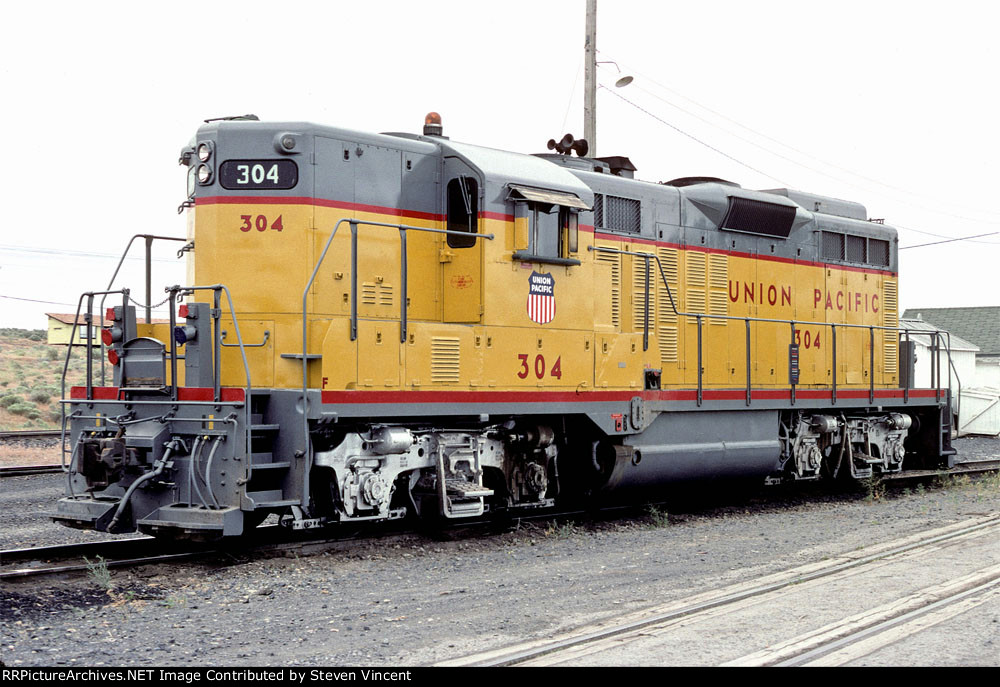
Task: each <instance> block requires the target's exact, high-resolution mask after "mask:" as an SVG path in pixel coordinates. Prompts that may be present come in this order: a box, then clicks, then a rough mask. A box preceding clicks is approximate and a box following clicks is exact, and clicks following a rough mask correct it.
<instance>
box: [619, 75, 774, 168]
mask: <svg viewBox="0 0 1000 687" xmlns="http://www.w3.org/2000/svg"><path fill="white" fill-rule="evenodd" d="M602 88H603V87H602ZM603 90H605V91H607V92H608V93H610V94H611V95H613V96H615V97H616V98H620V99H621V100H624V101H625V102H626V103H628V104H629V105H631V106H632V107H634V108H635V109H637V110H639V111H640V112H643V113H645V114H647V115H649V116H650V117H652V118H653V119H655V120H656V121H658V122H659V123H660V124H663V125H665V126H669V127H670V128H671V129H673V130H674V131H676V132H677V133H679V134H681V135H683V136H687V137H688V138H690V139H691V140H692V141H695V142H696V143H700V144H701V145H703V146H705V147H706V148H708V149H709V150H714V151H715V152H716V153H718V154H719V155H722V156H723V157H725V158H728V159H730V160H732V161H733V162H735V163H736V164H738V165H742V166H743V167H746V168H747V169H749V170H751V171H753V172H756V173H757V174H760V175H762V176H765V177H767V178H768V179H773V180H774V181H777V182H778V183H779V184H781V185H782V186H788V184H786V183H785V182H784V181H782V180H781V179H779V178H777V177H775V176H772V175H770V174H768V173H767V172H763V171H761V170H759V169H757V168H756V167H754V166H752V165H748V164H747V163H745V162H743V161H742V160H739V159H737V158H735V157H733V156H732V155H730V154H729V153H727V152H725V151H722V150H719V149H718V148H716V147H715V146H713V145H712V144H710V143H706V142H705V141H703V140H701V139H700V138H698V137H697V136H693V135H691V134H689V133H688V132H686V131H684V130H683V129H681V128H680V127H678V126H676V125H674V124H671V123H670V122H668V121H667V120H665V119H663V118H662V117H658V116H657V115H655V114H653V113H652V112H650V111H649V110H647V109H645V108H644V107H642V106H640V105H637V104H636V103H634V102H632V101H631V100H629V99H628V98H626V97H625V96H623V95H621V94H620V93H617V92H615V91H612V90H611V89H610V88H604V89H603Z"/></svg>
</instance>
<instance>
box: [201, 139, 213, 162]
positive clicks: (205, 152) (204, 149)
mask: <svg viewBox="0 0 1000 687" xmlns="http://www.w3.org/2000/svg"><path fill="white" fill-rule="evenodd" d="M210 157H212V146H210V145H208V144H207V143H202V144H201V145H199V146H198V159H199V160H201V161H202V162H208V158H210Z"/></svg>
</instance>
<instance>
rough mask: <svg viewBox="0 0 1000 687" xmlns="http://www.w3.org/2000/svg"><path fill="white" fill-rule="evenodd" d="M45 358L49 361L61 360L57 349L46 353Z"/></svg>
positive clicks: (51, 349)
mask: <svg viewBox="0 0 1000 687" xmlns="http://www.w3.org/2000/svg"><path fill="white" fill-rule="evenodd" d="M45 357H46V358H48V359H49V360H59V357H60V356H59V351H58V350H57V349H55V348H50V349H49V350H47V351H45Z"/></svg>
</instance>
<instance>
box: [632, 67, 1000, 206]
mask: <svg viewBox="0 0 1000 687" xmlns="http://www.w3.org/2000/svg"><path fill="white" fill-rule="evenodd" d="M629 71H632V72H633V73H635V74H637V75H639V76H641V77H642V79H643V80H644V81H648V82H649V83H652V84H654V85H656V86H659V87H660V88H662V89H663V90H665V91H667V92H669V93H671V94H673V95H675V96H677V97H679V98H681V99H683V100H686V101H687V102H689V103H691V104H693V105H695V106H697V107H699V108H701V109H703V110H705V111H706V112H710V113H712V114H713V115H715V116H716V117H719V118H720V119H724V120H725V121H727V122H730V123H731V124H734V125H735V126H737V127H739V128H741V129H743V130H745V131H748V132H750V133H752V134H754V135H755V136H759V137H761V138H764V139H766V140H768V141H771V142H773V143H776V144H778V145H780V146H782V147H783V148H787V149H788V150H791V151H794V152H796V153H798V154H799V155H802V156H804V157H806V158H809V159H811V160H813V161H815V162H818V163H820V164H822V165H825V166H827V167H832V168H834V169H839V170H841V171H843V172H845V173H847V174H850V175H851V176H854V177H857V178H859V179H863V180H865V181H867V182H870V183H873V184H876V185H878V186H882V187H884V188H887V189H891V190H893V191H897V192H900V193H904V194H906V195H910V196H920V197H923V195H924V194H921V193H918V192H915V191H912V190H909V189H906V188H902V187H899V186H894V185H892V184H887V183H885V182H883V181H879V180H878V179H873V178H871V177H868V176H865V175H863V174H859V173H858V172H855V171H853V170H851V169H848V168H846V167H843V166H841V165H837V164H835V163H832V162H827V161H826V160H821V159H819V158H817V157H816V156H815V155H813V154H811V153H808V152H806V151H804V150H800V149H799V148H796V147H795V146H792V145H789V144H787V143H785V142H783V141H780V140H778V139H776V138H774V137H772V136H768V135H767V134H764V133H761V132H759V131H756V130H755V129H752V128H750V127H748V126H746V125H745V124H742V123H740V122H738V121H736V120H735V119H733V118H731V117H728V116H726V115H725V114H723V113H721V112H718V111H717V110H713V109H712V108H710V107H708V106H707V105H703V104H701V103H699V102H698V101H696V100H694V99H692V98H689V97H688V96H685V95H684V94H682V93H679V92H677V91H675V90H674V89H672V88H670V87H669V86H666V85H664V84H662V83H660V82H658V81H657V80H656V79H653V78H651V77H649V76H648V75H645V74H642V73H641V72H638V71H636V70H635V69H633V68H632V67H631V66H629ZM638 88H639V90H642V91H643V92H644V93H647V94H648V95H649V96H651V97H653V98H656V99H657V100H660V101H661V102H663V103H665V104H667V105H669V106H671V107H673V108H676V109H678V110H680V111H681V112H684V113H685V114H687V115H689V116H691V117H694V118H695V119H698V120H699V121H702V122H704V123H706V124H708V125H709V126H712V127H714V128H716V129H719V130H720V131H723V132H725V133H727V134H728V135H730V136H734V137H735V138H738V139H740V140H741V141H744V142H746V143H749V144H750V145H753V146H756V147H757V148H760V149H761V150H764V151H765V152H768V153H770V154H771V155H774V156H775V157H779V158H781V159H783V160H786V161H788V162H791V163H792V164H795V165H798V166H800V167H803V168H805V169H808V170H810V171H812V172H815V173H816V174H820V175H822V176H825V177H827V178H830V179H834V180H835V181H838V182H840V183H843V184H846V185H848V186H851V187H852V188H858V189H861V190H864V191H868V192H871V193H880V192H879V191H875V190H872V189H871V188H870V187H866V186H858V185H857V184H853V183H851V182H849V181H846V180H844V179H843V178H841V177H836V176H833V175H831V174H828V173H826V172H823V171H822V170H818V169H816V168H815V167H810V166H809V165H806V164H804V163H802V162H799V161H797V160H794V159H792V158H789V157H787V156H785V155H782V154H780V153H777V152H775V151H774V150H772V149H770V148H767V147H765V146H762V145H760V144H759V143H756V142H755V141H752V140H750V139H747V138H744V137H742V136H739V135H738V134H736V133H733V132H732V131H729V130H727V129H725V128H722V127H720V126H718V125H717V124H716V123H714V122H711V121H709V120H707V119H705V118H704V117H701V116H699V115H697V114H695V113H694V112H691V111H689V110H687V109H685V108H683V107H681V106H680V105H677V104H676V103H673V102H671V101H669V100H667V99H665V98H663V97H660V96H658V95H657V94H655V93H652V92H650V91H648V90H646V89H644V88H642V87H641V86H638ZM938 200H940V199H938ZM896 202H901V203H906V204H908V205H911V206H913V207H917V208H920V209H922V210H927V211H929V212H935V213H939V214H942V215H947V216H949V217H955V218H958V219H964V220H969V221H974V222H986V223H989V224H997V220H995V219H989V220H984V219H982V218H980V217H969V216H968V215H961V214H956V213H953V212H948V211H947V210H943V209H941V205H940V204H939V205H935V206H933V207H931V206H927V205H921V204H919V203H915V202H913V201H910V200H898V199H897V201H896ZM941 204H945V203H944V202H943V201H942V203H941ZM977 212H979V213H980V214H982V215H983V216H985V217H997V216H998V214H997V213H996V212H990V211H985V210H984V211H977Z"/></svg>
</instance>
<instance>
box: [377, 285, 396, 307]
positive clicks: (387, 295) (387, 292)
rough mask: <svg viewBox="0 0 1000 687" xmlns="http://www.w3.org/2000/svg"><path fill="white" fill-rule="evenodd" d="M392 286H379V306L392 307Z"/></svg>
mask: <svg viewBox="0 0 1000 687" xmlns="http://www.w3.org/2000/svg"><path fill="white" fill-rule="evenodd" d="M392 292H393V288H392V284H379V285H378V304H379V305H392Z"/></svg>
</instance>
